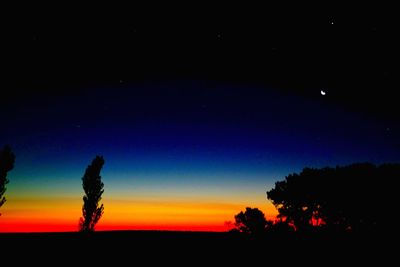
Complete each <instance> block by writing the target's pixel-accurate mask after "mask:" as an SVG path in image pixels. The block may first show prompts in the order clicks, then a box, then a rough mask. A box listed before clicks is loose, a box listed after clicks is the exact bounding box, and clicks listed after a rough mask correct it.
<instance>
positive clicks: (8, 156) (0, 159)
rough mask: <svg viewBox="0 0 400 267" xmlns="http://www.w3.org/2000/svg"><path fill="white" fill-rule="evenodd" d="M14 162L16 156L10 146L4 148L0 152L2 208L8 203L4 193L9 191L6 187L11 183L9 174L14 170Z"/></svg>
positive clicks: (0, 204)
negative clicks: (8, 177)
mask: <svg viewBox="0 0 400 267" xmlns="http://www.w3.org/2000/svg"><path fill="white" fill-rule="evenodd" d="M14 161H15V155H14V153H13V152H12V151H11V148H10V146H4V148H3V149H1V150H0V207H1V206H3V204H4V203H5V202H6V198H5V197H4V193H5V192H6V189H7V188H6V185H7V184H8V182H9V180H8V179H7V173H8V172H9V171H11V170H12V169H13V168H14ZM0 215H1V213H0Z"/></svg>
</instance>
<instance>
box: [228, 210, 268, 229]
mask: <svg viewBox="0 0 400 267" xmlns="http://www.w3.org/2000/svg"><path fill="white" fill-rule="evenodd" d="M267 223H268V222H267V220H266V219H265V215H264V213H263V212H262V211H261V210H259V209H257V208H249V207H247V208H246V211H245V212H243V211H241V212H240V213H238V214H237V215H235V227H236V229H237V230H239V231H240V232H242V233H246V234H253V235H260V234H263V233H264V232H265V230H266V226H267Z"/></svg>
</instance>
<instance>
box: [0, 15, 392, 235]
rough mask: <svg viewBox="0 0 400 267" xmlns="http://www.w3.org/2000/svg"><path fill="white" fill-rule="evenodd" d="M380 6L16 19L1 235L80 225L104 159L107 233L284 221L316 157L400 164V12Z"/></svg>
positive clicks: (7, 75) (11, 30)
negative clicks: (298, 175)
mask: <svg viewBox="0 0 400 267" xmlns="http://www.w3.org/2000/svg"><path fill="white" fill-rule="evenodd" d="M373 10H374V11H373V13H368V12H361V11H360V12H359V13H357V12H353V13H349V14H344V13H338V12H336V11H334V10H325V11H323V12H322V11H321V12H315V13H313V14H311V15H309V16H306V15H304V14H299V13H295V14H288V13H287V12H283V13H279V12H275V11H272V10H270V11H268V12H267V11H265V10H264V9H259V10H257V8H251V9H246V8H242V7H241V8H240V9H239V10H236V11H235V12H226V11H224V10H222V11H224V12H222V13H221V10H219V9H218V10H214V12H209V13H208V16H205V15H204V14H203V13H201V12H200V11H199V12H198V13H195V12H194V11H193V10H192V11H190V12H188V13H182V14H181V13H180V14H178V15H177V16H172V13H168V14H167V13H163V14H158V13H157V14H155V13H153V12H149V13H146V12H141V11H139V10H130V9H126V10H109V11H107V12H105V13H96V14H91V16H88V14H87V13H85V12H83V14H81V15H79V14H78V15H76V16H73V19H72V17H71V16H70V15H66V16H65V15H63V14H61V13H57V12H54V13H52V12H49V13H46V14H44V15H43V16H37V15H33V13H32V12H31V13H29V12H28V13H26V14H25V13H24V12H18V15H15V16H10V18H6V22H7V23H6V26H7V27H6V31H5V32H4V40H5V41H4V44H5V46H6V47H7V51H8V53H7V55H5V57H4V60H3V62H4V64H5V65H6V66H7V67H6V68H5V71H4V73H3V74H4V75H3V78H2V79H1V81H0V86H1V88H2V90H1V91H0V99H1V106H0V120H1V121H2V124H3V128H2V129H3V130H2V131H0V142H1V143H0V146H3V145H5V144H9V145H10V146H11V148H12V150H13V151H14V153H15V154H16V162H15V167H14V169H13V170H12V171H11V172H9V174H8V178H9V180H10V183H9V184H8V185H7V191H6V194H5V196H6V198H7V202H6V203H5V204H4V205H3V206H2V207H1V213H2V215H1V216H0V232H20V231H22V232H37V231H39V232H40V231H77V230H78V221H79V218H80V216H81V214H82V210H81V209H82V204H83V201H82V197H83V193H84V192H83V189H82V181H81V178H82V176H83V174H84V171H85V168H86V167H87V166H88V165H89V164H90V163H91V161H92V160H93V159H94V158H95V156H96V155H102V156H103V157H104V159H105V165H104V168H103V170H102V172H101V175H102V180H103V182H104V194H103V199H102V203H104V206H105V212H104V215H103V217H102V218H101V220H100V221H99V223H98V225H97V229H98V230H120V229H136V230H141V229H152V230H194V231H198V230H199V231H225V230H228V229H229V228H230V227H232V224H231V223H232V222H233V221H234V215H235V214H237V213H239V212H240V211H242V210H244V209H245V208H246V207H257V208H259V209H261V210H262V211H263V212H264V213H265V214H266V216H267V218H268V219H273V218H274V216H275V215H276V214H277V212H276V210H275V208H274V207H273V205H272V204H271V203H270V202H269V200H267V198H266V191H268V190H269V189H271V188H272V187H273V185H274V183H275V182H276V181H279V180H282V179H284V178H285V176H286V175H288V174H290V173H293V172H300V171H301V170H302V168H304V167H318V168H320V167H325V166H331V167H332V166H336V165H346V164H351V163H354V162H365V161H368V162H372V163H376V164H380V163H384V162H399V160H400V156H399V155H400V153H399V149H400V138H399V136H400V135H399V130H400V129H399V125H400V122H399V116H398V114H399V113H400V112H399V106H398V105H397V104H396V98H395V94H394V90H393V88H397V87H398V80H397V78H396V77H397V76H396V71H395V70H394V68H393V67H392V64H393V63H394V57H393V55H394V54H395V50H396V49H397V47H398V46H397V41H396V40H395V39H396V38H395V37H394V35H393V34H392V33H393V30H394V24H393V19H394V18H395V17H393V16H391V15H390V14H388V13H385V12H384V13H380V11H379V9H377V8H375V7H374V9H373ZM142 13H143V14H142ZM146 14H147V15H146ZM171 17H174V18H175V20H173V19H171ZM396 86H397V87H396ZM377 182H379V181H377Z"/></svg>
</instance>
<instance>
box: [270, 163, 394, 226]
mask: <svg viewBox="0 0 400 267" xmlns="http://www.w3.org/2000/svg"><path fill="white" fill-rule="evenodd" d="M399 177H400V164H385V165H381V166H378V167H377V166H375V165H373V164H369V163H358V164H352V165H349V166H344V167H339V166H338V167H336V168H322V169H312V168H305V169H303V171H302V172H301V173H300V174H296V173H294V174H290V175H288V176H287V177H285V180H283V181H278V182H276V183H275V187H274V188H272V189H271V190H270V191H268V192H267V197H268V199H270V200H271V201H272V203H273V204H274V205H275V206H276V207H277V209H278V212H279V215H278V216H279V217H280V218H281V219H283V220H285V221H286V222H287V223H289V224H291V225H294V226H295V228H296V229H297V230H301V231H302V230H307V229H311V228H312V227H313V226H321V227H323V228H325V229H330V230H335V231H345V230H355V231H363V230H371V229H383V228H384V227H385V226H387V225H388V224H390V223H392V222H393V220H392V219H391V217H390V215H391V214H393V211H394V210H395V209H396V205H395V204H394V203H396V197H395V196H396V192H395V188H396V187H395V186H394V183H395V180H396V179H398V178H399Z"/></svg>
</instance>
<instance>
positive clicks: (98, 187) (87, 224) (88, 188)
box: [79, 156, 104, 232]
mask: <svg viewBox="0 0 400 267" xmlns="http://www.w3.org/2000/svg"><path fill="white" fill-rule="evenodd" d="M103 165H104V159H103V157H101V156H96V158H95V159H94V160H93V161H92V164H91V165H89V166H88V167H87V168H86V171H85V175H84V176H83V177H82V186H83V190H84V191H85V196H83V207H82V213H83V218H81V219H80V222H79V230H80V231H82V232H92V231H94V230H95V226H96V224H97V222H98V221H99V220H100V218H101V216H102V215H103V211H104V206H103V204H101V206H100V207H99V202H100V200H101V195H102V194H103V192H104V189H103V187H104V184H103V182H102V181H101V176H100V171H101V168H102V167H103Z"/></svg>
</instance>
